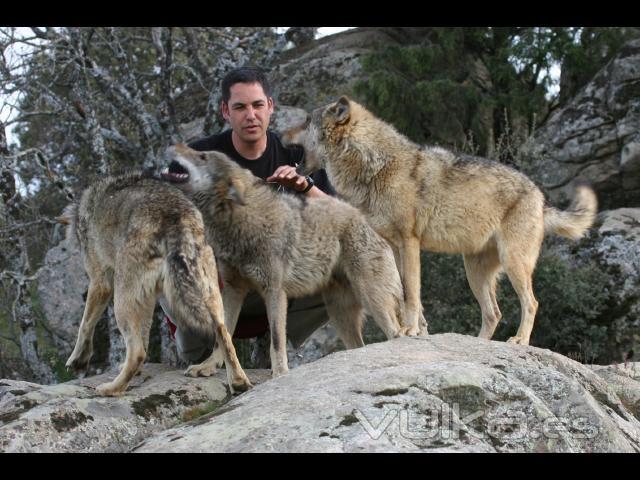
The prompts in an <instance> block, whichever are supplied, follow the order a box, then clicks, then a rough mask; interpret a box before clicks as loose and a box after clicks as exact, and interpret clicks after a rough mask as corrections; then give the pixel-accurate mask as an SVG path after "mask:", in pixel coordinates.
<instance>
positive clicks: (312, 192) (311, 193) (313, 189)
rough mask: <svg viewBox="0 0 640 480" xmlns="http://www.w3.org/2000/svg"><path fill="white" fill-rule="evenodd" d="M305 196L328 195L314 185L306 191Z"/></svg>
mask: <svg viewBox="0 0 640 480" xmlns="http://www.w3.org/2000/svg"><path fill="white" fill-rule="evenodd" d="M305 196H307V197H326V196H328V195H327V194H326V193H324V192H323V191H322V190H320V189H319V188H318V187H316V186H315V185H314V186H313V187H311V189H310V190H309V191H308V192H307V193H305Z"/></svg>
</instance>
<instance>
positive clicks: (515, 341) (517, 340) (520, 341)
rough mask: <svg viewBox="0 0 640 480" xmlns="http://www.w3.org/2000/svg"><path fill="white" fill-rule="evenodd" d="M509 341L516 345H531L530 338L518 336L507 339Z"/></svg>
mask: <svg viewBox="0 0 640 480" xmlns="http://www.w3.org/2000/svg"><path fill="white" fill-rule="evenodd" d="M507 343H513V344H514V345H529V340H526V339H524V338H522V337H517V336H516V337H511V338H510V339H509V340H507Z"/></svg>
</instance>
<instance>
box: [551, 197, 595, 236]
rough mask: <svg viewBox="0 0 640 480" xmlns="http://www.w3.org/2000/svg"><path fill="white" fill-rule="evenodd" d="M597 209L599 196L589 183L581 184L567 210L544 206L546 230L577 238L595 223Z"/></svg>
mask: <svg viewBox="0 0 640 480" xmlns="http://www.w3.org/2000/svg"><path fill="white" fill-rule="evenodd" d="M597 211H598V198H597V197H596V194H595V192H594V191H593V189H592V188H591V187H589V186H587V185H580V186H578V187H577V188H576V193H575V196H574V198H573V201H572V202H571V205H569V208H568V209H567V210H564V211H562V210H558V209H557V208H553V207H545V208H544V229H545V232H550V233H555V234H556V235H561V236H563V237H567V238H570V239H572V240H577V239H578V238H580V237H581V236H582V235H584V232H586V231H587V229H588V228H589V227H591V225H593V220H594V219H595V216H596V213H597Z"/></svg>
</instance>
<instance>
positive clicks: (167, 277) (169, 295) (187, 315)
mask: <svg viewBox="0 0 640 480" xmlns="http://www.w3.org/2000/svg"><path fill="white" fill-rule="evenodd" d="M184 230H185V231H182V232H176V234H175V235H169V236H168V238H167V257H166V260H165V265H164V268H165V273H164V285H163V294H164V298H165V300H166V303H167V304H168V305H167V306H168V308H169V310H170V311H171V317H172V320H173V321H174V322H175V323H176V325H178V327H180V328H181V329H183V330H185V331H187V332H190V333H192V334H194V335H197V336H199V337H201V338H203V339H205V340H207V341H211V345H213V340H214V338H215V326H214V322H213V319H212V317H211V313H210V312H209V309H208V308H207V299H210V298H211V296H212V295H215V292H213V289H218V280H217V273H216V266H215V261H214V259H213V258H214V257H213V252H212V251H211V247H210V246H209V245H207V244H206V243H205V241H204V238H202V239H200V240H201V241H198V240H199V239H198V238H196V237H195V236H194V233H193V232H192V231H190V230H188V229H187V228H184ZM218 292H219V291H218ZM217 297H218V300H220V298H219V297H220V295H219V293H218V295H217ZM220 310H221V309H220ZM221 321H223V322H224V319H223V318H222V319H221Z"/></svg>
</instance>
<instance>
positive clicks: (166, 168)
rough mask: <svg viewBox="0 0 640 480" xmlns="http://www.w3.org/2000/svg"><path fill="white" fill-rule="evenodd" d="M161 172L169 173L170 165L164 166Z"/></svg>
mask: <svg viewBox="0 0 640 480" xmlns="http://www.w3.org/2000/svg"><path fill="white" fill-rule="evenodd" d="M160 173H169V167H164V168H163V169H162V172H160Z"/></svg>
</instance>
